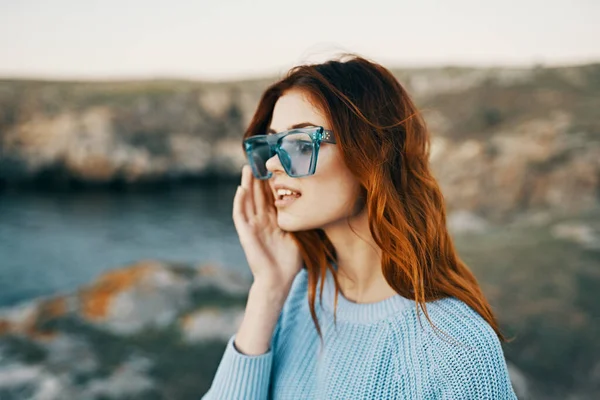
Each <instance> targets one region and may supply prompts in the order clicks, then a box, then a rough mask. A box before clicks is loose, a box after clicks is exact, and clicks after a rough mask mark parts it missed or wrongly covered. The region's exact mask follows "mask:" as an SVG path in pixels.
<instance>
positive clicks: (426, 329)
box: [202, 269, 517, 400]
mask: <svg viewBox="0 0 600 400" xmlns="http://www.w3.org/2000/svg"><path fill="white" fill-rule="evenodd" d="M319 287H320V282H319V285H317V297H316V301H315V311H316V313H317V317H318V321H319V324H320V327H321V331H322V333H323V339H324V341H325V345H324V346H321V342H320V339H319V336H318V334H317V331H316V328H315V326H314V323H313V321H312V318H311V314H310V311H309V305H308V296H307V292H308V275H307V272H306V270H305V269H302V270H301V271H300V272H299V273H298V275H297V276H296V277H295V279H294V282H293V284H292V287H291V290H290V293H289V295H288V297H287V299H286V302H285V304H284V306H283V309H282V312H281V314H280V316H279V320H278V321H277V325H276V327H275V330H274V332H273V337H272V340H271V347H270V348H269V350H268V351H267V352H266V353H264V354H261V355H245V354H243V353H241V352H239V351H238V350H237V348H236V347H235V345H234V340H235V334H234V335H233V336H231V337H230V339H229V341H228V343H227V347H226V348H225V352H224V354H223V357H222V359H221V362H220V364H219V367H218V369H217V372H216V374H215V376H214V378H213V381H212V385H211V387H210V389H209V391H208V392H207V393H206V394H205V395H204V397H202V400H227V399H240V400H258V399H262V400H266V399H273V400H282V399H289V400H299V399H319V400H321V399H322V400H331V399H344V400H348V399H361V400H362V399H369V400H371V399H386V400H388V399H448V400H450V399H452V400H459V399H476V400H488V399H489V400H498V399H516V398H517V397H516V395H515V393H514V391H513V388H512V385H511V381H510V378H509V375H508V370H507V366H506V361H505V359H504V354H503V351H502V348H501V346H500V341H499V339H498V337H497V336H496V334H495V332H494V330H493V329H492V328H491V327H490V325H489V324H488V323H487V322H486V321H485V320H484V319H483V318H481V316H480V315H479V314H477V313H476V312H475V311H474V310H473V309H471V308H470V307H469V306H467V305H466V304H465V303H463V302H462V301H460V300H458V299H456V298H454V297H448V298H444V299H441V300H436V301H432V302H428V303H427V312H428V313H429V317H430V318H431V320H432V321H433V323H434V325H435V326H436V327H438V328H440V329H441V330H442V331H443V332H446V333H447V334H449V335H451V338H448V337H447V336H444V335H443V334H440V333H437V331H435V330H434V329H433V328H431V325H430V323H429V322H428V321H427V318H426V317H425V315H424V313H423V311H422V310H421V309H420V308H419V310H418V313H419V314H420V322H419V319H417V310H416V308H415V305H416V303H415V302H414V301H412V300H409V299H407V298H405V297H403V296H401V295H399V294H398V295H395V296H392V297H389V298H387V299H385V300H383V301H380V302H376V303H354V302H352V301H350V300H348V299H347V298H345V297H344V296H343V295H342V293H341V292H338V304H337V311H336V315H337V323H336V325H334V321H333V310H334V303H333V301H334V295H335V285H334V283H333V277H332V276H331V273H330V272H329V271H327V276H326V279H325V286H324V289H323V302H322V303H321V302H320V301H319ZM456 342H460V344H456ZM320 350H322V352H320Z"/></svg>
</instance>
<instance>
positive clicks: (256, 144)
mask: <svg viewBox="0 0 600 400" xmlns="http://www.w3.org/2000/svg"><path fill="white" fill-rule="evenodd" d="M246 153H247V155H248V162H249V163H250V165H251V166H252V167H253V168H252V169H253V170H254V173H255V174H258V176H257V177H258V178H266V177H267V175H268V174H269V171H268V170H267V167H266V165H265V164H266V162H267V160H268V159H269V158H271V157H273V156H274V155H275V154H274V153H272V152H271V148H270V147H269V144H268V143H267V142H266V141H262V140H255V141H252V142H251V143H250V145H249V146H247V148H246Z"/></svg>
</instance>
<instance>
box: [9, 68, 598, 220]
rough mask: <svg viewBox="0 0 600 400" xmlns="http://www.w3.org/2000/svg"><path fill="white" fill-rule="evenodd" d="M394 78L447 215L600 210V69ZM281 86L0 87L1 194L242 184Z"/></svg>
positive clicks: (413, 73)
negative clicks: (249, 138) (268, 96)
mask: <svg viewBox="0 0 600 400" xmlns="http://www.w3.org/2000/svg"><path fill="white" fill-rule="evenodd" d="M394 73H395V74H396V76H397V77H398V79H399V80H400V82H401V83H402V84H403V85H404V86H405V87H406V88H407V90H408V91H409V93H411V94H412V95H413V96H414V98H415V100H416V101H417V104H418V105H419V107H420V108H421V110H422V112H423V114H424V116H425V118H426V120H427V122H428V124H429V127H430V129H431V132H432V136H433V143H432V157H431V163H432V166H433V168H434V172H435V174H436V176H437V177H438V179H439V181H440V183H441V185H442V189H443V191H444V194H445V197H446V200H447V202H448V205H449V208H450V209H452V210H468V211H472V212H476V213H478V214H481V215H486V216H489V217H490V218H504V217H506V216H507V215H511V214H514V213H518V212H520V211H528V210H532V209H535V210H550V211H552V212H554V211H557V212H563V211H569V212H571V211H577V210H585V209H589V208H590V207H592V206H594V205H595V204H597V202H598V194H599V193H600V185H599V177H600V145H599V140H598V139H599V138H600V113H598V111H597V110H599V109H600V64H592V65H583V66H573V67H561V68H544V67H536V68H530V69H514V68H513V69H510V68H487V69H475V68H441V69H416V70H397V71H394ZM273 80H274V79H264V80H255V81H239V82H225V83H206V82H187V81H129V82H43V81H8V80H4V81H0V187H2V188H4V189H8V188H18V187H24V186H35V187H45V188H67V189H69V188H81V187H89V186H98V185H99V186H101V187H106V186H108V187H111V188H115V187H116V188H121V189H127V188H128V187H132V186H135V185H139V184H153V183H154V184H155V183H160V182H162V183H165V182H166V183H169V182H178V181H181V180H190V179H192V180H195V179H206V178H211V179H237V178H238V175H239V171H240V168H241V165H242V164H243V163H244V158H243V153H242V147H241V143H240V138H241V135H242V133H243V131H244V128H245V127H246V126H247V124H248V122H249V120H250V118H251V116H252V114H253V112H254V109H255V107H256V104H257V102H258V99H259V96H260V94H261V93H262V91H263V90H264V88H265V87H266V86H267V85H268V84H269V83H270V82H272V81H273Z"/></svg>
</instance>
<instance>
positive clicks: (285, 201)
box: [275, 194, 302, 207]
mask: <svg viewBox="0 0 600 400" xmlns="http://www.w3.org/2000/svg"><path fill="white" fill-rule="evenodd" d="M300 196H302V195H301V194H297V195H295V196H294V195H289V196H283V198H282V199H279V198H277V199H275V207H286V206H289V205H290V204H292V203H293V202H294V201H296V200H297V199H298V198H300Z"/></svg>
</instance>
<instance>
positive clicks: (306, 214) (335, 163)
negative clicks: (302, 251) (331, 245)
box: [266, 90, 360, 232]
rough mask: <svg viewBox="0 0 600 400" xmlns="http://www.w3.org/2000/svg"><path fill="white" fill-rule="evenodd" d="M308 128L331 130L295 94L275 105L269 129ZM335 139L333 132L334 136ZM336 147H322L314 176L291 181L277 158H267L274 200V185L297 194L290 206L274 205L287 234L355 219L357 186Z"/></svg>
mask: <svg viewBox="0 0 600 400" xmlns="http://www.w3.org/2000/svg"><path fill="white" fill-rule="evenodd" d="M298 124H307V125H309V126H322V127H324V128H325V129H331V126H330V124H329V122H328V121H327V119H326V118H325V116H324V115H323V114H322V112H321V111H320V109H318V108H316V107H315V106H314V105H312V104H311V103H310V102H309V101H308V99H307V97H306V96H305V95H304V94H303V93H302V92H300V91H298V90H290V91H288V92H285V93H284V94H283V95H282V96H281V97H280V98H279V99H278V100H277V103H276V104H275V108H274V109H273V118H272V119H271V126H270V127H269V128H270V129H272V130H273V131H275V132H282V131H285V130H288V129H290V128H291V127H292V126H294V125H298ZM333 136H334V137H336V132H333ZM338 146H339V145H338V144H332V143H321V147H320V149H319V156H318V159H317V168H316V170H315V173H314V175H309V176H305V177H301V178H292V177H290V176H288V175H287V174H286V173H285V170H284V169H283V167H282V165H281V162H280V161H279V157H278V156H277V155H275V156H274V157H272V158H270V159H269V160H268V161H267V163H266V167H267V169H268V170H269V171H271V172H273V176H272V177H271V178H270V179H269V181H268V182H269V185H270V187H271V190H272V192H273V196H274V197H275V198H276V199H277V198H278V197H279V196H278V194H277V190H276V185H283V186H286V187H288V188H290V189H291V190H294V191H297V192H299V193H300V197H298V198H296V199H295V200H293V201H292V202H290V203H289V204H285V205H276V209H277V222H278V225H279V227H280V228H281V229H283V230H284V231H288V232H294V231H303V230H310V229H317V228H323V229H325V228H326V227H327V226H329V225H332V224H335V223H337V222H340V221H345V219H346V217H348V216H354V215H355V214H356V212H357V211H359V210H356V207H360V205H358V204H357V199H358V195H359V193H360V185H359V183H358V181H357V180H356V178H354V176H353V175H352V174H351V173H350V170H348V168H347V167H346V165H345V164H344V161H343V159H342V155H341V153H340V149H339V147H338Z"/></svg>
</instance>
